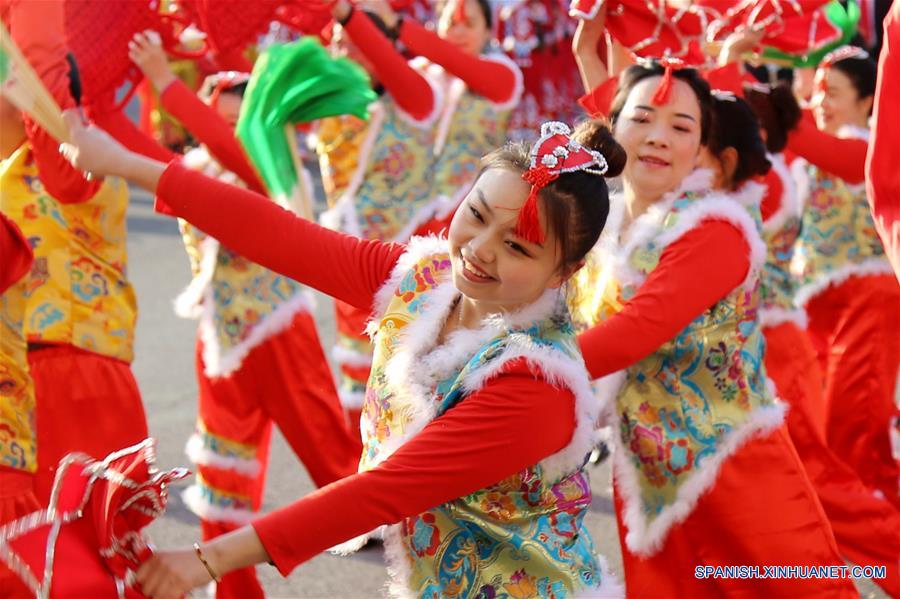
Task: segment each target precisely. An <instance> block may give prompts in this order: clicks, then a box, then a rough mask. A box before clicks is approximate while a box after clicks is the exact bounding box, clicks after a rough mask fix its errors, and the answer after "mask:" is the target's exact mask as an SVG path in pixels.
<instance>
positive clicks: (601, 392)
mask: <svg viewBox="0 0 900 599" xmlns="http://www.w3.org/2000/svg"><path fill="white" fill-rule="evenodd" d="M627 377H628V371H627V370H618V371H616V372H613V373H610V374H608V375H606V376H602V377H600V378H599V379H595V380H594V382H593V383H592V384H591V386H592V388H593V390H594V395H595V396H596V397H597V400H598V401H599V402H600V408H599V410H600V413H599V415H598V416H597V422H596V426H597V428H598V429H599V428H602V427H607V426H610V425H612V424H613V423H614V422H615V421H616V398H617V397H618V396H619V391H621V390H622V386H623V385H624V384H625V379H626V378H627ZM600 440H605V439H602V438H598V441H600Z"/></svg>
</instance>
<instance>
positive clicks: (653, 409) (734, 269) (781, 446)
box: [579, 66, 856, 597]
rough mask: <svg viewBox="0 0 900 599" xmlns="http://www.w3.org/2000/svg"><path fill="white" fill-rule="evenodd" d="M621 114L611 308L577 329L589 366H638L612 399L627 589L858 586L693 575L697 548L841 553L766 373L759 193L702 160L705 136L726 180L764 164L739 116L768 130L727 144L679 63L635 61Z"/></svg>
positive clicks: (817, 590) (679, 591) (767, 557)
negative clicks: (740, 146) (742, 149)
mask: <svg viewBox="0 0 900 599" xmlns="http://www.w3.org/2000/svg"><path fill="white" fill-rule="evenodd" d="M726 101H727V100H726ZM610 117H611V119H612V122H613V126H614V129H613V131H614V134H615V136H616V139H617V140H618V141H619V142H620V143H621V144H622V146H623V147H624V148H625V150H626V152H627V153H628V163H627V165H626V168H625V170H624V172H623V177H622V181H623V186H624V192H623V195H622V196H621V197H619V198H617V200H618V201H617V200H616V199H614V200H613V202H612V206H613V207H614V210H613V212H612V213H611V216H610V223H609V226H608V228H607V230H606V231H605V232H604V234H603V236H602V238H601V242H600V245H599V248H598V251H599V252H601V261H600V263H601V264H603V265H605V266H606V268H608V269H609V270H608V275H607V276H606V279H607V280H608V281H609V284H608V287H607V289H605V290H603V291H604V294H605V301H604V302H600V303H599V305H600V309H599V311H598V314H597V320H598V322H599V324H597V326H595V327H593V328H592V329H590V330H588V331H587V332H585V333H582V334H581V335H580V336H579V343H580V344H581V347H582V351H583V352H584V356H585V363H586V365H587V367H588V370H589V371H590V373H591V376H592V377H602V376H607V375H609V374H611V373H614V372H618V371H622V370H624V372H622V373H621V374H620V375H619V377H617V379H616V380H614V381H610V383H611V385H610V386H611V387H612V393H611V394H610V401H612V402H613V404H614V410H615V414H616V416H615V418H616V425H614V427H613V428H614V429H615V430H617V431H618V434H617V435H616V436H615V441H616V444H617V445H618V448H617V449H618V451H617V452H615V456H616V457H615V462H614V466H613V475H614V480H615V498H616V506H617V516H618V519H617V520H618V523H619V531H620V536H619V538H620V540H621V544H622V553H623V561H624V565H625V579H626V591H627V594H628V596H633V597H657V596H670V595H673V594H674V595H679V596H691V597H706V596H721V595H722V594H733V593H745V594H750V593H752V594H756V595H758V594H763V595H766V596H792V597H796V596H807V597H820V596H823V595H826V594H829V596H844V597H854V596H856V592H855V590H854V587H853V585H852V583H851V582H850V581H848V580H814V581H813V580H796V581H790V580H777V581H765V580H740V579H729V580H722V579H704V578H703V577H699V576H695V567H696V566H697V565H698V557H697V556H698V555H699V556H702V565H706V566H724V565H735V564H769V563H778V564H785V565H787V564H794V565H805V566H806V565H817V566H840V565H843V563H844V562H843V560H842V559H841V557H840V556H839V554H838V550H837V547H836V545H835V541H834V537H833V535H832V532H831V529H830V527H829V525H828V522H827V520H826V518H825V515H824V514H823V512H822V508H821V506H820V505H819V503H818V501H817V499H816V496H815V492H814V490H813V488H812V486H811V485H810V482H809V480H808V479H807V477H806V474H805V472H804V470H803V465H802V463H801V462H800V460H799V458H798V457H797V454H796V451H795V450H794V447H793V445H792V444H791V440H790V438H789V436H788V434H787V431H786V429H785V427H784V408H783V407H782V406H780V405H778V404H777V403H775V401H774V399H775V398H774V397H773V395H772V394H771V392H770V390H769V389H768V388H767V377H766V371H765V367H764V365H763V351H764V342H763V337H762V334H761V331H760V324H759V320H758V315H757V311H758V308H759V269H760V268H761V267H762V266H763V263H764V259H765V246H764V245H763V242H762V240H761V238H760V235H759V228H760V216H759V211H758V206H749V207H747V206H744V205H741V204H740V203H739V202H738V201H737V200H736V198H735V197H734V196H732V195H731V194H730V193H721V192H709V191H708V189H709V187H710V183H711V175H710V173H709V172H708V171H705V170H698V171H694V167H695V165H696V164H697V162H698V160H699V159H700V156H701V149H702V147H703V146H704V145H709V148H710V150H712V151H713V153H714V155H715V157H716V158H717V159H720V157H723V158H725V160H723V161H722V164H723V165H726V166H727V168H722V169H721V171H720V174H724V175H725V177H724V181H725V186H726V187H730V188H732V189H733V188H734V187H735V186H736V185H737V184H739V183H741V182H742V181H741V179H742V178H747V177H750V176H753V175H756V174H760V173H761V172H764V171H765V169H766V168H767V164H768V163H767V160H766V158H765V150H764V148H763V146H762V142H761V141H760V140H759V133H758V130H754V129H752V128H751V129H749V130H745V131H740V132H736V133H737V134H738V135H742V136H748V137H749V138H751V139H752V138H753V136H754V135H755V139H756V142H755V143H754V144H751V145H753V146H754V147H757V146H758V147H757V151H754V152H753V155H754V156H756V158H754V159H753V160H744V161H741V160H737V158H740V157H739V156H735V155H732V156H731V157H728V156H727V155H723V154H722V152H721V150H722V149H723V147H722V144H723V143H731V142H727V141H725V142H723V141H722V140H723V139H726V138H724V137H722V136H721V135H719V134H717V133H714V123H713V99H712V97H711V96H710V91H709V86H708V84H707V83H706V82H705V81H704V80H703V79H702V78H701V77H700V75H699V74H698V73H697V71H695V70H692V69H684V70H672V69H671V67H669V69H664V68H662V67H659V66H653V67H641V66H633V67H630V68H628V69H627V70H626V71H624V73H623V75H622V76H621V78H620V82H619V89H618V91H617V93H616V96H615V100H614V102H613V106H612V110H611V113H610ZM728 154H732V153H728ZM734 154H736V152H735V153H734ZM722 178H723V177H722V176H720V179H722ZM728 183H730V186H729V185H728ZM673 298H676V301H673ZM613 383H617V384H613Z"/></svg>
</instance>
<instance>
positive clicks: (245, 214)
mask: <svg viewBox="0 0 900 599" xmlns="http://www.w3.org/2000/svg"><path fill="white" fill-rule="evenodd" d="M70 121H71V124H72V127H73V131H72V137H73V140H74V143H73V145H67V146H66V147H65V148H64V152H65V153H66V155H68V156H69V157H70V159H72V160H73V162H74V164H76V165H78V166H79V167H80V168H84V169H91V170H93V171H95V172H97V171H99V172H102V173H106V174H112V173H121V174H124V175H127V176H128V177H130V178H132V179H133V180H134V181H135V182H136V183H138V184H140V185H142V186H145V187H147V188H148V189H150V190H152V191H155V192H156V193H157V197H158V198H159V202H160V205H161V207H162V206H163V205H164V206H165V207H166V209H167V210H170V211H172V212H174V213H175V214H177V215H179V216H181V217H183V218H185V219H187V220H189V221H192V222H193V223H194V224H195V225H196V226H198V227H200V228H201V229H203V230H204V231H208V232H209V233H210V234H211V235H214V236H215V237H216V238H217V239H220V240H222V242H223V243H227V244H228V245H230V246H231V247H234V248H236V249H237V251H240V252H241V253H242V254H244V255H247V256H249V257H251V258H252V259H254V260H258V261H259V262H261V263H263V264H266V265H267V266H269V267H272V268H275V269H277V270H279V271H281V272H283V273H284V274H286V275H290V276H292V277H293V278H295V279H298V280H301V281H304V282H306V283H307V284H309V285H311V286H313V287H316V288H318V289H320V290H321V291H323V292H325V293H329V294H332V295H334V296H337V297H340V298H341V299H343V300H344V301H347V302H350V303H352V304H354V305H356V306H357V307H359V308H361V309H362V308H364V307H365V306H370V307H372V308H374V310H375V313H376V314H379V315H380V316H379V317H377V320H376V321H375V324H374V326H373V328H374V329H375V342H376V343H375V344H376V347H377V348H378V351H377V354H376V360H375V364H374V365H373V375H372V377H371V379H370V382H371V386H370V387H369V389H368V390H367V396H366V399H367V403H366V408H365V412H364V423H365V426H364V427H363V438H364V440H365V449H364V454H363V461H362V467H363V472H361V473H359V474H357V475H354V476H351V477H348V478H346V479H343V480H342V481H338V482H337V483H334V484H332V485H329V486H328V487H326V488H325V489H322V490H319V491H317V492H315V493H313V494H311V495H309V496H308V497H305V498H303V499H301V500H300V501H298V502H296V503H295V504H292V505H290V506H287V507H286V508H284V509H282V510H280V511H278V512H275V513H274V514H271V515H269V516H266V517H265V518H262V519H260V520H258V521H257V522H255V523H254V525H253V526H252V527H246V528H244V529H242V530H240V531H237V532H235V533H232V534H229V535H226V536H223V537H220V538H218V539H215V540H213V541H211V542H210V543H204V544H203V545H200V546H197V548H196V549H186V550H176V551H170V552H159V553H157V554H156V555H155V556H154V557H153V558H151V560H150V561H148V562H147V563H146V564H145V565H144V566H143V567H142V568H141V569H140V571H139V572H138V575H137V578H138V581H139V582H140V584H141V587H142V589H143V590H144V592H145V593H147V594H148V595H149V596H151V597H170V596H176V595H179V594H181V593H183V592H185V591H187V590H189V589H190V588H193V587H195V586H198V585H200V584H204V583H206V582H207V581H209V580H210V577H213V578H214V577H217V576H219V575H220V574H222V573H225V572H228V571H230V570H231V569H233V568H236V567H242V566H246V565H249V564H252V563H259V562H263V561H268V560H271V561H272V562H274V563H275V564H277V566H278V568H279V570H280V571H281V572H282V573H283V574H287V573H288V572H290V571H291V570H292V569H293V568H294V567H295V566H296V565H298V564H299V563H301V562H303V561H305V560H306V559H309V558H310V557H312V556H313V555H315V554H317V553H319V552H320V551H322V550H324V549H326V548H327V547H330V546H333V545H335V544H336V543H338V542H341V541H346V540H348V539H350V538H352V537H354V536H356V535H360V534H363V533H366V532H368V531H370V530H372V529H373V528H375V527H376V526H379V525H382V524H391V523H395V522H400V524H399V525H396V526H393V527H391V529H390V530H389V532H388V533H387V534H386V545H387V548H388V549H387V552H388V556H389V560H390V562H391V565H392V573H393V574H394V575H395V584H396V589H397V590H398V591H400V592H406V593H412V594H416V595H420V594H437V595H444V594H450V593H453V594H465V595H471V594H475V593H479V594H482V595H487V596H491V595H496V594H498V593H500V592H503V591H504V590H507V591H508V590H509V589H510V588H516V587H521V588H522V589H529V588H533V589H536V591H537V592H540V593H542V594H551V593H552V594H554V595H559V596H562V595H574V594H579V593H591V594H602V593H604V592H608V591H610V590H611V589H610V588H609V586H610V584H611V582H612V581H611V580H610V579H609V577H608V575H607V574H606V573H605V572H604V571H603V567H602V560H601V559H600V558H599V557H598V556H596V555H595V554H594V551H593V543H592V541H591V539H590V535H589V534H588V533H587V531H586V530H585V529H584V515H585V511H586V510H587V509H588V507H589V506H590V503H591V500H590V486H589V481H588V477H587V473H586V472H585V470H584V458H585V456H586V455H587V453H588V452H589V451H590V449H591V446H592V441H593V435H592V429H593V425H594V421H595V420H596V418H597V415H598V409H599V405H598V403H597V400H596V398H595V397H594V396H593V394H592V393H591V391H590V387H589V385H588V379H587V376H586V373H585V372H584V368H583V364H582V363H581V360H580V357H579V356H578V353H577V348H576V346H575V337H574V332H573V330H572V326H571V322H570V320H569V317H568V312H567V310H566V308H565V304H564V299H563V297H562V294H561V293H560V287H561V286H562V285H563V284H564V283H565V281H566V279H568V277H569V276H570V275H571V273H572V272H574V271H575V270H577V268H578V267H579V266H580V265H581V263H582V260H583V258H584V255H585V253H586V252H587V250H588V249H589V248H590V247H591V246H593V244H594V242H595V241H596V239H597V237H598V236H599V234H600V231H601V230H602V227H603V223H604V221H605V220H606V214H607V211H608V203H607V201H606V198H607V188H606V183H605V180H604V178H603V176H602V175H604V174H606V175H610V176H612V175H615V174H618V173H619V172H620V171H621V169H622V166H623V165H624V160H623V159H624V156H623V153H622V151H621V148H620V147H619V146H618V144H616V143H615V142H614V141H613V140H612V138H611V137H610V134H609V131H608V130H607V129H606V128H605V127H600V126H597V125H594V126H591V127H590V128H589V129H586V130H584V131H583V135H582V136H580V137H579V138H578V140H580V141H581V143H579V141H577V140H575V139H572V138H570V137H569V136H568V128H567V127H566V126H564V125H562V124H560V123H548V124H547V125H545V126H544V128H543V129H542V133H543V135H542V137H541V139H540V140H539V141H538V143H537V144H535V146H534V148H533V149H532V152H531V154H530V155H529V153H528V152H527V151H526V148H525V147H523V146H513V147H510V148H504V149H501V150H499V151H497V152H494V153H492V154H491V155H489V156H488V157H487V158H486V161H485V167H486V170H485V172H484V173H483V174H482V175H481V177H480V178H479V180H478V182H477V183H476V186H475V189H474V190H473V191H472V193H470V194H469V196H468V197H467V199H466V201H465V203H464V205H463V207H462V208H461V209H460V210H459V211H457V213H456V216H455V217H454V220H453V223H452V225H451V228H450V233H449V237H448V239H447V240H443V239H434V238H431V239H429V238H424V239H422V238H417V239H414V240H413V241H411V242H410V243H409V244H407V245H403V244H386V243H384V242H379V241H375V240H360V239H356V238H353V237H349V236H345V235H341V234H339V233H336V232H333V231H328V230H326V229H322V228H320V227H318V226H317V225H314V224H312V223H309V222H307V221H304V220H302V219H300V218H297V217H295V216H293V215H292V214H290V213H288V212H285V211H284V210H282V209H280V208H278V207H277V206H273V205H271V204H269V203H267V202H265V201H263V199H262V198H260V197H259V196H258V195H255V194H253V193H251V192H247V191H244V190H241V189H238V188H235V187H230V186H227V185H225V184H222V183H220V182H217V181H214V180H212V179H209V178H207V177H204V176H203V175H201V174H199V173H196V172H192V171H190V170H188V169H186V168H184V167H183V166H181V165H179V164H177V163H173V164H170V165H168V166H167V165H165V164H162V163H159V162H156V161H153V160H148V159H145V158H143V157H140V156H138V155H135V154H132V153H128V152H126V151H125V150H124V148H122V147H121V146H120V145H118V144H116V143H115V142H114V141H113V140H112V139H111V138H109V137H108V136H106V135H104V134H103V133H102V132H100V131H99V130H96V129H84V128H83V127H81V126H80V125H79V123H77V122H76V121H74V120H73V119H71V118H70ZM582 143H583V144H585V145H582ZM585 146H586V147H585ZM523 178H524V179H525V181H523ZM529 183H531V185H529ZM224 206H227V209H226V210H223V209H222V208H223V207H224ZM251 215H252V217H253V220H254V221H256V222H259V223H260V224H261V226H260V229H259V230H261V231H264V232H265V233H264V234H261V233H259V232H258V230H254V229H249V228H248V227H246V223H247V222H248V220H249V219H250V217H251ZM551 381H552V382H551ZM459 439H467V440H468V442H466V443H459V442H458V440H459ZM523 485H524V487H523ZM523 488H524V489H525V491H524V492H523ZM460 514H464V515H465V516H464V517H461V516H460ZM476 543H477V544H478V546H479V547H480V549H479V555H478V556H474V555H473V554H472V553H471V551H472V547H474V546H475V544H476ZM476 584H477V585H478V586H473V585H476ZM460 585H463V586H460Z"/></svg>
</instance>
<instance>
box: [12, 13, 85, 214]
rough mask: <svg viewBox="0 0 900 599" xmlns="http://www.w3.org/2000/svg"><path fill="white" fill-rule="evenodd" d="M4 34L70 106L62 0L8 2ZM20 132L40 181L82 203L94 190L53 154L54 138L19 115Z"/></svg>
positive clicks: (64, 105) (62, 197) (69, 200)
mask: <svg viewBox="0 0 900 599" xmlns="http://www.w3.org/2000/svg"><path fill="white" fill-rule="evenodd" d="M9 24H10V35H11V36H12V38H13V41H14V42H15V43H16V45H17V46H18V47H19V49H20V50H21V51H22V54H23V55H24V56H25V58H27V59H28V62H29V63H30V64H31V66H32V68H33V69H34V71H35V73H36V74H37V75H38V77H40V78H41V80H42V81H43V82H44V85H45V86H46V88H47V90H48V91H49V92H50V94H51V95H52V96H53V98H54V99H55V100H56V103H57V104H58V105H59V107H60V108H61V109H62V110H67V109H69V108H73V107H75V100H73V99H72V96H71V95H70V94H69V64H68V62H66V52H67V48H66V45H65V37H64V36H63V3H62V2H33V1H29V0H21V1H18V2H13V3H11V4H10V5H9ZM25 131H26V133H27V134H28V141H29V142H30V144H31V150H32V154H33V156H34V160H35V163H36V164H37V167H38V173H39V174H40V178H41V182H42V183H43V184H44V187H45V188H46V190H47V193H49V194H50V195H51V196H53V197H54V198H55V199H56V200H58V201H60V202H62V203H78V202H86V201H87V200H89V199H91V198H92V197H94V194H95V193H97V190H98V189H100V184H101V182H100V181H87V180H86V179H85V178H84V175H83V174H82V173H81V171H78V170H76V169H75V168H73V167H72V166H71V165H70V164H69V163H68V162H67V161H66V159H65V158H63V156H62V155H61V154H60V153H59V143H60V142H59V141H57V140H56V139H54V138H53V137H51V136H50V134H48V133H47V132H46V131H44V130H43V129H42V128H41V127H39V126H38V125H37V124H36V123H35V122H34V121H33V120H32V119H31V118H30V117H28V116H27V115H26V116H25Z"/></svg>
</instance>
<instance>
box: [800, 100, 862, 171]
mask: <svg viewBox="0 0 900 599" xmlns="http://www.w3.org/2000/svg"><path fill="white" fill-rule="evenodd" d="M868 145H869V144H868V143H867V142H866V141H865V140H862V139H842V138H840V137H835V136H834V135H830V134H828V133H825V132H824V131H819V129H818V127H816V123H815V120H814V119H813V116H812V113H811V112H809V111H808V110H805V111H803V118H801V119H800V123H799V124H798V125H797V128H796V129H793V130H792V131H790V132H789V133H788V143H787V148H788V149H789V150H790V151H791V152H794V153H795V154H797V155H798V156H801V157H803V158H805V159H806V160H807V161H808V162H809V163H810V164H814V165H816V166H817V167H819V168H820V169H822V170H823V171H825V172H827V173H831V174H832V175H834V176H836V177H838V178H840V179H843V180H844V181H847V182H848V183H853V184H856V183H862V182H863V180H864V179H865V174H866V168H865V167H866V148H867V147H868Z"/></svg>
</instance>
